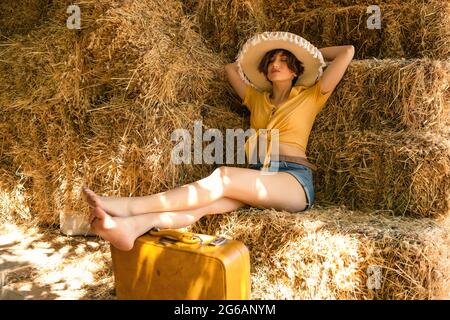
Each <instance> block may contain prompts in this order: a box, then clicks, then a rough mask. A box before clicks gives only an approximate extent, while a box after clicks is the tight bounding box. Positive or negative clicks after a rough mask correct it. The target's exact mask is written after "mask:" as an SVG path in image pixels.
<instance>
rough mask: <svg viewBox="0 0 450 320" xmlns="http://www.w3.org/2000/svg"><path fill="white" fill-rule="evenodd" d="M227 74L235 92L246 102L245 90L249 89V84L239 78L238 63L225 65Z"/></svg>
mask: <svg viewBox="0 0 450 320" xmlns="http://www.w3.org/2000/svg"><path fill="white" fill-rule="evenodd" d="M225 72H226V74H227V78H228V81H229V82H230V84H231V86H232V87H233V89H234V91H235V92H236V93H237V94H238V96H239V97H241V99H242V100H244V98H245V88H246V87H247V84H246V83H245V82H244V81H243V80H242V79H241V77H240V76H239V72H238V66H237V62H234V63H229V64H227V65H225Z"/></svg>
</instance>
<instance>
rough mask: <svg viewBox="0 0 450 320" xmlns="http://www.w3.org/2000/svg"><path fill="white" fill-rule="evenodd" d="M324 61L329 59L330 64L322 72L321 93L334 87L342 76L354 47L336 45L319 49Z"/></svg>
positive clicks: (353, 53) (352, 54) (351, 56)
mask: <svg viewBox="0 0 450 320" xmlns="http://www.w3.org/2000/svg"><path fill="white" fill-rule="evenodd" d="M319 51H320V52H322V55H323V57H324V59H325V61H330V64H329V65H328V67H327V68H326V69H325V71H324V72H323V74H322V80H321V81H322V83H321V90H320V91H321V93H322V94H326V93H328V92H330V91H332V90H334V88H336V86H337V84H338V83H339V81H341V79H342V77H343V76H344V73H345V71H346V70H347V68H348V65H349V64H350V62H351V61H352V59H353V56H354V55H355V47H353V46H352V45H348V46H336V47H326V48H322V49H319Z"/></svg>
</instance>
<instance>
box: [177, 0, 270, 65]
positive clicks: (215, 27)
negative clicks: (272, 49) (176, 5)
mask: <svg viewBox="0 0 450 320" xmlns="http://www.w3.org/2000/svg"><path fill="white" fill-rule="evenodd" d="M264 6H265V0H252V1H242V0H226V1H223V0H189V1H187V2H184V6H183V9H184V12H185V13H186V14H188V15H190V16H193V18H194V21H195V22H196V25H197V26H198V32H199V33H200V34H201V35H202V37H203V38H204V39H205V40H206V41H207V43H208V45H209V46H210V47H211V48H212V49H213V50H214V51H215V52H218V53H221V54H223V55H224V56H226V57H227V59H229V60H234V59H235V57H236V55H237V53H238V51H239V49H240V48H241V46H242V45H243V44H244V43H245V41H246V40H247V39H248V38H250V37H251V36H252V35H253V34H254V33H257V32H263V31H267V29H268V28H270V27H269V26H270V22H269V21H268V19H267V16H266V15H265V12H264Z"/></svg>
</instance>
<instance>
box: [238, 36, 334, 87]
mask: <svg viewBox="0 0 450 320" xmlns="http://www.w3.org/2000/svg"><path fill="white" fill-rule="evenodd" d="M273 49H285V50H288V51H289V52H291V53H292V54H294V55H295V56H296V57H297V59H298V60H300V61H301V62H302V63H303V67H304V72H303V73H302V75H301V76H300V77H299V79H298V80H297V82H296V84H295V85H301V86H306V87H309V86H312V85H314V84H315V83H316V81H317V80H318V79H319V78H320V76H321V75H322V73H323V67H325V66H326V64H325V62H324V60H323V56H322V53H321V52H320V51H319V49H317V48H316V47H315V46H314V45H312V44H311V43H310V42H309V41H308V40H306V39H304V38H302V37H300V36H298V35H296V34H293V33H290V32H263V33H260V34H257V35H255V36H253V37H252V38H250V39H249V40H248V41H247V42H246V43H245V44H244V45H243V47H242V49H241V51H240V52H239V54H238V57H237V59H236V60H237V62H238V69H239V74H240V76H241V78H242V80H244V81H245V82H246V83H247V84H250V85H252V86H253V87H255V88H256V89H258V90H260V91H268V90H270V89H271V88H272V84H271V83H270V82H269V81H267V79H266V77H265V76H264V74H263V73H262V72H259V70H258V66H259V64H260V62H261V59H262V58H263V57H264V55H265V54H266V53H267V52H268V51H270V50H273Z"/></svg>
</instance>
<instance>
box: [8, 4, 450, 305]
mask: <svg viewBox="0 0 450 320" xmlns="http://www.w3.org/2000/svg"><path fill="white" fill-rule="evenodd" d="M432 2H433V1H431V0H430V1H425V2H424V4H423V6H420V7H419V5H420V4H419V3H418V2H414V3H413V4H412V5H411V6H412V7H413V10H410V9H409V8H408V7H406V6H401V5H397V4H395V5H394V4H392V7H386V6H387V5H386V4H385V3H387V1H383V0H379V1H374V2H373V3H370V4H378V3H379V4H380V6H381V8H382V12H385V10H384V9H385V8H390V9H392V10H394V9H395V10H397V11H395V10H394V11H393V12H396V13H398V12H400V13H402V14H403V13H404V14H405V15H406V14H407V13H408V12H411V14H412V12H413V11H417V12H426V13H427V12H431V13H430V14H428V13H427V14H426V15H425V14H424V15H423V16H422V13H421V14H420V17H422V19H419V20H418V22H416V23H412V22H411V21H409V20H408V21H407V22H408V24H406V22H405V25H402V26H399V22H398V21H397V20H393V19H390V20H389V19H388V21H389V23H388V24H386V25H385V28H384V29H381V31H380V30H366V29H365V28H366V26H365V24H364V25H363V26H362V25H361V26H359V25H358V24H355V23H356V22H355V21H356V18H355V19H353V17H356V16H357V17H358V19H360V20H361V17H364V19H362V21H364V22H365V20H366V18H367V16H366V15H367V14H366V10H365V8H366V5H368V3H367V1H366V0H361V1H357V0H339V1H333V2H332V1H325V2H324V1H320V2H315V1H314V2H306V1H296V2H290V1H289V3H292V4H289V5H287V4H286V1H281V2H280V1H277V2H275V1H270V0H260V1H251V2H249V1H237V0H232V1H231V0H230V1H211V0H189V1H183V2H180V1H177V0H169V1H167V0H164V1H162V0H145V1H119V0H116V1H111V0H100V1H98V0H97V1H94V0H88V1H83V2H82V3H80V4H79V6H80V8H81V13H82V20H81V21H82V24H81V30H69V29H67V27H66V19H67V16H68V14H67V12H66V8H67V6H69V5H70V4H72V3H71V1H66V0H55V1H52V2H51V5H50V6H48V7H47V12H46V13H45V15H46V16H47V17H51V19H48V20H45V21H43V22H40V23H41V24H40V28H36V29H30V30H27V35H26V36H23V35H21V34H12V33H11V34H9V35H8V37H9V38H8V40H3V42H2V43H1V45H0V57H1V58H0V73H1V75H2V77H3V78H4V79H5V81H3V82H1V83H0V106H1V107H2V108H1V111H0V120H1V123H0V130H1V133H2V135H0V136H1V137H2V138H0V139H2V140H0V142H1V153H0V165H1V167H0V178H1V184H0V197H2V198H1V202H0V206H1V207H0V209H3V210H2V212H1V218H2V219H10V220H12V221H26V220H29V219H30V218H31V217H33V218H34V222H37V223H40V224H50V225H58V223H59V221H60V220H59V219H60V216H62V217H65V216H72V215H80V216H84V217H85V216H86V214H87V207H86V204H85V202H84V201H83V200H82V199H81V196H80V188H81V186H82V184H83V183H88V184H89V185H90V186H92V187H93V188H94V189H95V190H97V191H99V192H100V193H106V194H108V195H122V196H127V195H129V196H137V195H144V194H149V193H155V192H159V191H164V190H167V189H168V188H173V187H175V186H179V185H181V184H183V183H187V182H190V181H194V180H196V179H199V178H201V177H204V176H205V175H207V174H209V173H210V172H211V171H212V169H213V166H212V165H205V164H202V165H190V164H187V165H182V166H177V165H174V164H173V163H172V162H171V161H170V153H171V149H172V147H173V142H172V141H170V134H171V132H173V131H174V129H176V128H186V129H188V131H189V132H191V136H192V127H193V122H194V121H195V120H203V126H204V129H206V128H208V127H213V128H219V129H221V130H224V129H225V128H236V127H241V128H244V129H245V128H246V127H247V126H248V119H247V118H246V116H247V114H246V113H245V111H244V110H245V109H244V108H243V107H242V106H240V99H238V98H237V97H236V95H235V94H234V93H233V91H232V89H231V87H230V86H229V85H228V83H227V81H226V79H225V75H224V73H223V65H224V64H225V63H228V62H231V60H232V59H234V57H235V56H236V54H237V52H238V50H239V47H240V45H241V44H242V43H243V42H244V41H245V40H246V39H247V38H248V36H250V35H252V34H253V33H254V32H257V31H263V30H266V29H278V30H280V28H281V29H283V28H284V30H286V31H293V32H296V31H298V30H300V29H295V28H300V27H301V26H302V28H303V26H304V25H305V24H303V25H302V24H301V23H302V21H304V22H305V23H307V22H309V24H306V26H308V28H309V29H308V32H311V34H304V33H303V30H302V32H298V33H299V34H300V35H303V36H305V38H307V39H308V40H310V41H312V42H313V43H314V44H315V45H317V46H318V47H322V46H326V45H339V44H354V45H355V48H356V49H357V50H356V56H355V58H359V59H367V58H387V57H389V58H399V57H406V58H408V60H377V59H367V60H360V61H355V62H353V63H352V65H351V66H350V68H349V70H348V72H347V73H346V75H345V77H344V79H343V80H342V82H341V83H340V84H339V85H338V87H337V88H336V90H335V92H334V93H333V97H332V98H331V99H330V100H329V102H328V103H327V104H326V106H325V108H324V109H323V111H322V112H321V113H320V114H319V116H318V117H317V120H316V123H315V125H314V128H313V132H312V133H311V138H310V145H309V147H308V157H309V158H310V159H311V160H312V161H313V162H315V163H316V164H317V165H318V166H319V171H318V172H316V173H315V177H314V178H315V187H316V192H317V196H316V205H315V208H313V209H312V210H311V211H310V212H308V213H305V214H302V215H293V214H288V213H283V212H275V211H273V210H256V209H242V210H239V211H238V212H236V213H234V214H227V215H221V216H211V217H205V218H204V219H202V220H201V221H200V222H199V223H197V224H196V225H194V226H192V230H193V231H196V232H204V233H209V234H216V233H222V234H225V235H227V236H230V237H233V238H236V239H239V240H242V241H243V242H244V243H245V244H246V245H247V246H248V247H249V248H250V250H251V254H252V291H253V293H252V297H253V298H255V299H270V298H282V299H285V298H287V299H296V298H320V299H322V298H323V299H331V298H336V299H340V298H351V299H374V298H376V299H378V298H394V299H430V298H437V297H442V296H443V297H445V295H448V292H449V291H448V288H449V274H450V273H449V272H448V271H449V270H448V266H449V257H448V252H449V250H448V248H449V237H448V233H449V229H448V226H446V225H444V224H443V222H441V221H438V222H436V221H434V220H430V219H429V218H428V217H432V218H436V217H448V209H449V208H448V206H449V205H448V204H449V188H448V183H449V182H448V181H449V180H450V179H448V177H449V169H448V168H449V156H448V152H449V151H448V150H449V149H448V147H449V144H448V139H449V137H448V125H449V119H448V111H449V106H448V61H444V60H445V59H446V58H447V57H448V46H447V47H445V46H444V45H443V44H446V43H448V32H447V31H446V29H445V28H446V27H447V26H448V24H447V25H446V23H445V22H446V21H447V20H446V19H447V17H445V16H443V15H441V13H442V12H444V11H445V10H447V9H448V6H447V7H446V6H445V5H443V4H442V3H441V4H439V3H436V4H435V7H434V8H437V9H439V10H437V9H436V10H435V11H433V10H432V8H433V6H432V5H431V4H430V3H432ZM278 3H281V6H282V7H281V9H279V8H280V4H278ZM390 3H391V2H390ZM399 3H400V2H399ZM433 3H434V2H433ZM283 5H284V7H283ZM297 5H298V7H299V8H300V9H297V7H296V6H297ZM277 6H278V7H277ZM302 6H303V9H301V8H302ZM337 6H340V9H339V10H337V9H336V7H337ZM342 6H349V7H347V8H342ZM362 7H364V10H363V11H361V10H362ZM277 8H278V9H277ZM390 9H389V10H390ZM327 10H329V11H327ZM330 10H331V11H330ZM420 10H421V11H420ZM430 10H431V11H430ZM325 12H328V13H331V12H333V14H332V15H329V16H331V17H333V19H335V20H334V21H335V22H332V21H333V20H320V19H325V17H327V15H326V14H324V13H325ZM328 13H327V14H328ZM390 14H392V13H388V12H386V15H387V17H388V18H389V16H390ZM408 14H409V13H408ZM414 14H417V13H416V12H414ZM383 16H384V14H383ZM274 17H278V18H274ZM317 17H319V18H317ZM408 17H412V16H408ZM302 19H303V20H302ZM0 21H1V20H0ZM311 21H312V22H311ZM313 21H323V22H322V23H317V24H313ZM339 21H340V22H339ZM410 22H411V23H410ZM334 23H336V28H335V29H333V28H331V27H332V26H334ZM417 23H418V24H417ZM341 25H342V26H343V28H340V27H339V28H337V27H338V26H341ZM274 26H275V27H276V26H280V27H279V28H278V27H277V28H275V27H274ZM358 26H359V27H358ZM323 27H324V28H323ZM345 27H349V28H350V29H349V30H348V32H346V31H345V30H346V29H345ZM322 28H323V29H322ZM396 30H401V31H402V32H401V33H399V34H398V35H396V37H393V36H392V34H391V33H392V32H393V31H396ZM359 31H360V33H358V32H359ZM361 34H362V35H361ZM316 35H317V36H318V38H317V37H316ZM363 35H365V36H363ZM333 37H334V38H333ZM421 37H423V38H426V39H430V41H427V42H420V41H411V39H413V40H414V39H418V38H421ZM431 37H433V38H431ZM2 39H3V38H2ZM405 40H406V41H405ZM431 40H433V41H431ZM378 47H381V48H382V49H381V51H380V49H377V48H378ZM430 57H431V59H430ZM436 57H437V58H436ZM409 58H413V59H409ZM439 59H440V60H439ZM335 204H345V205H347V206H348V207H350V208H351V209H352V208H354V209H358V211H351V210H349V209H348V208H345V207H334V205H335ZM325 205H328V207H325ZM330 205H331V206H330ZM399 215H410V216H413V217H425V218H422V219H420V220H419V219H415V218H407V217H395V216H399ZM372 280H374V281H375V282H374V283H371V285H368V283H369V282H370V281H372ZM447 297H448V296H447Z"/></svg>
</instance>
